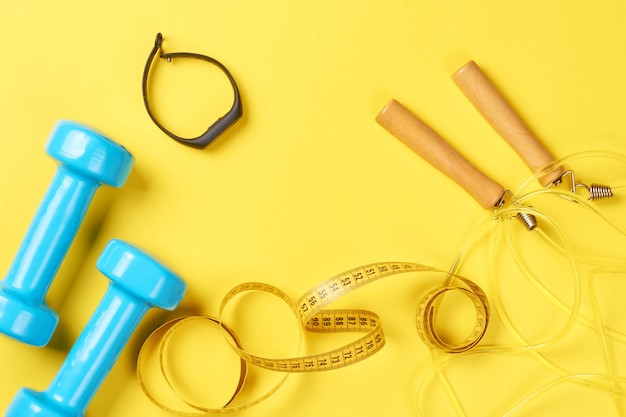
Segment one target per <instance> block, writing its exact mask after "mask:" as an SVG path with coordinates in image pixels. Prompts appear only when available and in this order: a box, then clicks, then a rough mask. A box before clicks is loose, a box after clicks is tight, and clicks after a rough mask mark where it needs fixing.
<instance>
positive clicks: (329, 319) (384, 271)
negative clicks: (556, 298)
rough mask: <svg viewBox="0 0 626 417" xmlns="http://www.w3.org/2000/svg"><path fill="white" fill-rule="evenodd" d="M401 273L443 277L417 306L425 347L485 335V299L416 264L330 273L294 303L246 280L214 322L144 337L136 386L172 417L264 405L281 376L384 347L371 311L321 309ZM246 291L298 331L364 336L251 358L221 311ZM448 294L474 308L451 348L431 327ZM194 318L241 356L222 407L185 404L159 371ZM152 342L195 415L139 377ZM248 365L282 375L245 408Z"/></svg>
mask: <svg viewBox="0 0 626 417" xmlns="http://www.w3.org/2000/svg"><path fill="white" fill-rule="evenodd" d="M407 272H437V273H444V274H446V279H445V281H444V284H443V286H441V287H439V288H436V289H434V290H432V291H429V292H428V293H427V294H426V295H425V296H424V297H423V298H422V300H421V301H420V303H419V306H418V309H417V319H416V325H417V331H418V334H419V336H420V337H421V339H422V340H423V341H424V342H425V343H426V344H427V345H428V346H429V347H432V348H435V349H438V350H441V351H444V352H448V353H460V352H465V351H467V350H469V349H471V348H472V347H474V346H476V345H477V344H478V343H479V342H480V340H481V338H482V337H483V335H484V334H485V331H486V329H487V325H488V323H489V304H488V302H487V297H486V296H485V293H484V292H483V291H482V289H481V288H480V287H479V286H478V285H476V284H475V283H473V282H472V281H470V280H469V279H467V278H464V277H461V276H459V275H455V274H450V273H446V272H444V271H441V270H438V269H435V268H431V267H429V266H425V265H421V264H417V263H410V262H383V263H375V264H369V265H364V266H361V267H358V268H355V269H351V270H349V271H346V272H344V273H342V274H339V275H336V276H334V277H332V278H330V279H328V280H326V281H324V282H322V283H321V284H319V285H317V286H315V287H314V288H312V289H311V290H309V291H307V292H306V293H305V294H304V295H302V296H301V297H300V298H298V299H297V300H296V301H294V300H292V299H291V298H290V297H289V296H288V295H287V294H286V293H284V292H283V291H281V290H280V289H278V288H276V287H274V286H272V285H268V284H263V283H259V282H250V283H244V284H241V285H238V286H236V287H235V288H233V289H232V290H230V291H229V292H228V293H227V294H226V296H225V297H224V298H223V300H222V302H221V304H220V310H219V316H218V318H213V317H209V316H190V317H184V318H178V319H175V320H172V321H170V322H168V323H166V324H164V325H163V326H161V327H160V328H159V329H157V330H156V331H155V332H153V333H152V334H151V335H150V337H149V338H148V340H147V341H146V343H145V344H144V346H143V347H142V350H141V351H140V353H139V358H138V364H137V377H138V381H139V385H140V387H141V389H142V390H143V391H144V393H145V394H146V396H147V397H148V399H149V400H150V401H151V402H152V403H153V404H155V405H156V406H157V407H159V408H160V409H162V410H165V411H168V412H170V413H173V414H176V415H189V416H197V415H202V414H215V413H230V412H237V411H241V410H243V409H246V408H250V407H252V406H253V405H255V404H258V403H260V402H261V401H264V400H265V399H267V398H268V397H269V396H271V395H272V394H274V393H275V392H276V391H277V390H278V389H279V388H280V387H281V386H282V384H283V383H284V382H285V380H286V378H287V377H288V376H289V375H290V374H292V373H303V372H319V371H326V370H333V369H339V368H343V367H346V366H348V365H352V364H355V363H357V362H360V361H362V360H364V359H366V358H368V357H370V356H372V355H373V354H374V353H376V352H378V351H379V350H380V349H382V348H383V346H384V345H385V334H384V332H383V328H382V325H381V320H380V317H379V316H378V315H377V314H376V313H373V312H370V311H367V310H353V309H341V310H331V309H326V308H325V307H326V306H327V305H329V304H330V303H332V302H333V301H336V300H337V299H339V298H341V297H342V296H344V295H346V294H348V293H350V292H352V291H354V290H356V289H358V288H360V287H363V286H364V285H367V284H369V283H372V282H375V281H377V280H379V279H382V278H385V277H390V276H394V275H398V274H402V273H407ZM455 281H456V282H460V283H461V284H462V285H463V286H455V285H452V283H453V282H455ZM247 291H261V292H267V293H270V294H273V295H275V296H277V297H278V298H280V299H281V300H283V301H284V302H285V303H287V304H288V305H289V307H290V308H291V310H292V311H293V312H294V314H295V315H296V317H297V318H298V320H299V323H300V325H301V329H302V330H306V331H310V332H318V333H335V332H359V333H364V335H363V336H361V337H359V338H357V339H356V340H355V341H353V342H351V343H348V344H346V345H344V346H341V347H339V348H337V349H333V350H331V351H328V352H324V353H320V354H315V355H307V356H296V357H292V358H282V359H276V358H266V357H261V356H258V355H255V354H253V353H250V352H248V351H246V350H245V349H244V348H243V347H242V346H241V343H240V342H239V340H238V338H237V336H236V335H235V333H234V332H233V331H232V330H230V329H229V328H228V326H227V325H226V324H225V323H224V322H223V321H222V313H223V312H224V309H225V307H226V305H227V304H228V303H229V302H230V301H231V300H232V299H233V298H234V297H236V296H237V295H239V294H242V293H244V292H247ZM448 291H460V292H461V293H462V294H464V295H465V296H467V297H468V298H469V299H470V300H471V301H472V303H473V305H474V307H475V310H476V323H475V327H474V329H473V331H472V332H471V334H470V335H469V336H468V337H467V338H466V339H465V340H464V341H463V342H462V343H460V344H458V345H452V344H449V343H447V342H445V341H444V340H443V339H442V338H441V337H440V336H439V335H438V334H437V331H436V329H435V312H436V309H437V301H438V300H439V298H440V297H442V296H443V295H445V294H446V293H447V292H448ZM198 319H205V320H209V321H210V322H211V323H214V324H215V325H218V326H220V328H221V329H222V330H223V333H224V336H225V338H226V340H227V341H228V343H229V344H230V346H231V347H232V348H233V349H234V351H235V352H236V353H237V354H238V355H239V357H240V358H241V367H240V369H241V373H240V377H239V383H238V384H237V388H236V390H235V392H234V394H233V396H232V398H231V399H230V400H229V401H228V402H227V403H226V405H225V406H224V407H222V408H207V407H204V406H201V405H197V404H193V403H191V402H190V401H185V400H184V399H183V398H182V396H180V395H179V394H177V393H176V392H174V391H175V389H174V387H173V384H171V383H170V381H169V379H168V375H167V372H166V370H165V368H166V367H165V362H166V358H165V356H166V355H165V353H164V352H165V350H166V349H165V348H166V346H167V345H168V343H170V342H171V340H172V337H173V336H174V335H175V332H176V330H177V328H179V327H180V326H182V324H183V323H185V322H187V321H189V320H198ZM152 340H157V341H158V342H159V347H158V349H159V366H160V371H161V374H162V376H163V378H164V379H165V380H166V382H167V383H168V385H169V387H170V389H171V390H172V391H173V392H174V393H175V394H176V395H178V396H179V398H180V399H181V400H182V401H184V402H185V404H187V405H188V406H190V407H192V408H193V409H195V410H197V411H196V412H185V411H180V410H174V409H172V408H170V407H167V406H166V405H164V404H163V402H162V401H160V400H159V399H157V398H156V397H155V396H154V395H153V394H152V393H151V392H150V390H149V389H148V387H147V385H146V383H145V381H144V378H143V373H144V367H145V363H144V348H145V347H146V346H147V345H149V343H148V342H149V341H152ZM248 364H252V365H254V366H257V367H260V368H263V369H267V370H271V371H276V372H282V373H284V374H285V376H284V377H283V378H282V379H280V380H279V382H278V383H277V384H276V385H275V386H274V387H273V388H272V389H270V390H269V391H268V392H267V393H265V394H263V395H261V396H260V397H258V398H257V399H255V400H253V401H250V402H247V403H245V404H241V405H233V404H232V403H233V401H234V400H235V399H236V398H237V396H238V395H239V393H240V392H241V391H242V389H243V387H244V384H245V380H246V376H247V371H248Z"/></svg>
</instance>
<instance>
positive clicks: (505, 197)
mask: <svg viewBox="0 0 626 417" xmlns="http://www.w3.org/2000/svg"><path fill="white" fill-rule="evenodd" d="M511 198H513V193H511V191H509V190H506V191H505V192H504V194H502V197H500V200H498V202H497V203H496V205H495V207H496V210H495V211H498V209H500V208H502V207H504V206H505V205H507V204H508V203H509V202H510V199H511ZM515 217H516V218H517V220H519V221H520V222H521V223H522V224H523V225H524V227H525V228H526V230H528V231H529V232H530V231H532V230H533V229H534V228H535V227H537V225H538V224H539V223H538V222H537V217H535V215H534V214H532V213H527V212H522V211H520V212H519V213H517V214H516V215H515Z"/></svg>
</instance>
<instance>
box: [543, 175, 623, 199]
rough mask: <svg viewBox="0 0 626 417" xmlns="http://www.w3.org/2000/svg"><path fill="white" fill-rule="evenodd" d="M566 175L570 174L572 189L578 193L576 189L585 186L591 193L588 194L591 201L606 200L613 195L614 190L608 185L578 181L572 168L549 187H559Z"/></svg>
mask: <svg viewBox="0 0 626 417" xmlns="http://www.w3.org/2000/svg"><path fill="white" fill-rule="evenodd" d="M566 176H568V177H569V178H570V181H571V186H570V191H571V192H572V193H574V194H576V191H577V190H578V188H584V189H585V190H587V192H588V193H589V195H588V196H587V200H589V201H598V200H606V199H608V198H611V197H613V190H612V189H611V187H609V186H608V185H603V184H595V183H593V184H591V185H586V184H579V183H576V177H575V176H574V171H572V170H569V171H566V172H564V173H563V175H561V177H560V178H559V179H558V180H556V181H554V182H553V183H552V184H550V185H548V187H547V188H550V187H553V186H554V187H558V186H559V185H561V184H562V183H563V180H564V178H565V177H566Z"/></svg>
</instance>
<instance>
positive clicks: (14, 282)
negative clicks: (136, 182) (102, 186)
mask: <svg viewBox="0 0 626 417" xmlns="http://www.w3.org/2000/svg"><path fill="white" fill-rule="evenodd" d="M98 187H99V184H98V183H97V182H95V181H94V180H92V179H90V178H87V177H84V176H82V175H80V174H77V173H75V172H72V171H70V170H68V169H67V168H65V167H64V166H62V165H60V166H59V167H58V168H57V171H56V174H55V176H54V178H53V180H52V183H51V184H50V186H49V187H48V190H47V192H46V194H45V196H44V198H43V200H42V202H41V204H40V205H39V208H38V210H37V212H36V214H35V217H34V218H33V220H32V221H31V224H30V226H29V228H28V231H27V232H26V235H25V236H24V239H23V240H22V243H21V245H20V247H19V249H18V251H17V254H16V256H15V258H14V260H13V263H12V264H11V266H10V267H9V271H8V272H7V275H6V276H5V278H4V280H3V281H2V284H3V286H4V288H5V290H9V291H10V290H11V289H15V290H18V291H19V292H20V294H22V296H25V297H28V298H30V299H32V300H39V301H41V302H42V303H43V302H44V299H45V296H46V292H47V291H48V288H49V287H50V284H51V283H52V280H53V279H54V276H55V274H56V272H57V270H58V269H59V267H60V265H61V262H62V261H63V258H64V257H65V255H66V254H67V251H68V250H69V247H70V245H71V244H72V240H73V239H74V236H75V235H76V232H77V231H78V228H79V226H80V224H81V223H82V221H83V219H84V217H85V214H86V212H87V209H88V207H89V204H90V203H91V200H92V199H93V196H94V194H95V192H96V190H97V189H98Z"/></svg>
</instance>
